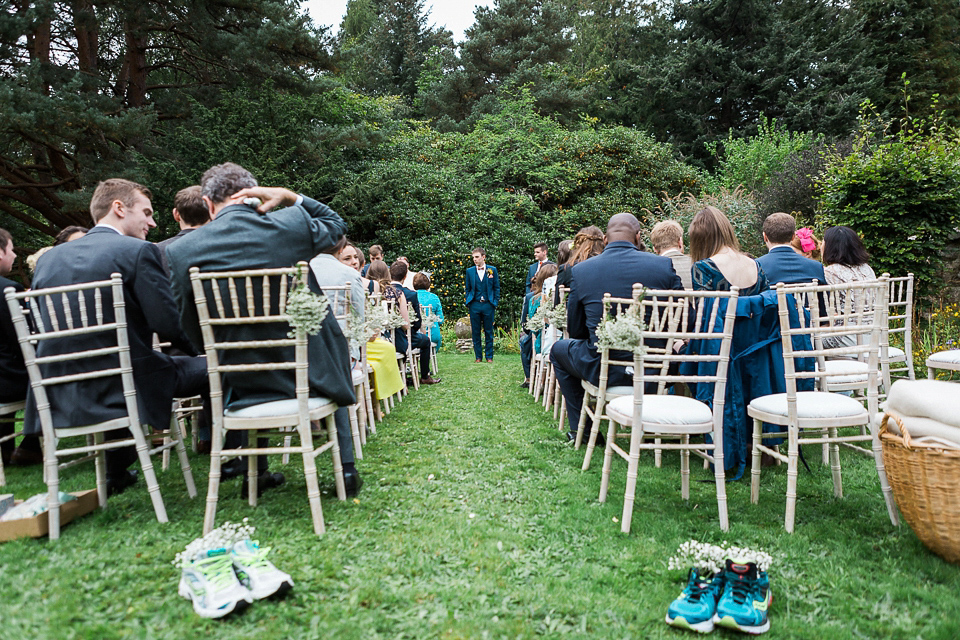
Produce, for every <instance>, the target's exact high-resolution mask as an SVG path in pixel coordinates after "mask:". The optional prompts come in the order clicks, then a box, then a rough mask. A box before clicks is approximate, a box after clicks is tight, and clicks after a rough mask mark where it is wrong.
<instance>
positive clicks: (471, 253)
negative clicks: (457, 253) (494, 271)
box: [470, 247, 487, 258]
mask: <svg viewBox="0 0 960 640" xmlns="http://www.w3.org/2000/svg"><path fill="white" fill-rule="evenodd" d="M478 251H479V252H480V255H482V256H483V257H484V258H486V257H487V252H486V251H485V250H484V248H483V247H474V248H473V251H471V252H470V255H473V254H475V253H477V252H478Z"/></svg>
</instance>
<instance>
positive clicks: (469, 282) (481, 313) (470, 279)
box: [464, 265, 500, 360]
mask: <svg viewBox="0 0 960 640" xmlns="http://www.w3.org/2000/svg"><path fill="white" fill-rule="evenodd" d="M483 270H484V271H485V272H486V275H485V276H484V278H483V280H481V279H480V276H479V275H477V268H476V267H470V268H469V269H467V273H466V276H465V278H464V281H465V282H466V290H467V292H466V293H467V295H466V303H467V309H468V310H469V311H470V328H471V330H472V331H473V355H474V356H475V357H476V358H477V360H479V359H480V358H482V357H483V354H484V352H485V353H486V358H487V360H493V313H494V311H496V310H497V304H498V303H499V302H500V274H499V273H497V268H496V267H491V266H490V265H486V266H485V267H484V268H483ZM481 326H482V327H483V333H484V337H485V338H486V348H485V349H481V342H480V328H481Z"/></svg>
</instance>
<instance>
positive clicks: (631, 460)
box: [620, 425, 643, 533]
mask: <svg viewBox="0 0 960 640" xmlns="http://www.w3.org/2000/svg"><path fill="white" fill-rule="evenodd" d="M641 442H643V431H642V430H641V427H640V426H638V425H632V426H631V427H630V455H629V456H628V457H627V486H626V488H625V489H624V492H623V513H622V514H621V517H620V531H622V532H623V533H630V523H631V522H632V521H633V503H634V499H635V496H636V493H637V470H638V469H639V468H640V443H641Z"/></svg>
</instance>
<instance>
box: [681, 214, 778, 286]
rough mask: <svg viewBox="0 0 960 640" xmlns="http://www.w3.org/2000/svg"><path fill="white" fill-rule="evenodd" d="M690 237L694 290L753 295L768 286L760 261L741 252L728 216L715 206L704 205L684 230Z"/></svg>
mask: <svg viewBox="0 0 960 640" xmlns="http://www.w3.org/2000/svg"><path fill="white" fill-rule="evenodd" d="M687 236H688V237H689V238H690V258H691V259H692V260H693V267H692V269H691V275H692V279H693V289H694V291H729V290H730V288H731V287H739V289H740V295H742V296H753V295H756V294H758V293H762V292H764V291H766V290H767V289H769V288H770V287H769V285H768V284H767V276H766V275H765V274H764V273H763V268H762V267H761V266H760V263H759V262H757V261H756V260H754V259H753V258H751V257H749V256H747V255H744V254H743V253H742V252H741V251H740V242H739V241H738V240H737V234H736V232H734V230H733V225H732V224H730V221H729V220H728V219H727V216H725V215H723V213H722V212H721V211H720V210H719V209H717V208H716V207H704V208H703V209H701V210H700V212H699V213H698V214H697V215H696V216H694V218H693V221H692V222H691V223H690V228H689V229H688V230H687Z"/></svg>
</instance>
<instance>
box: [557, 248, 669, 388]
mask: <svg viewBox="0 0 960 640" xmlns="http://www.w3.org/2000/svg"><path fill="white" fill-rule="evenodd" d="M567 271H569V272H570V295H569V296H568V298H567V331H568V332H569V334H570V338H571V345H570V357H571V358H576V359H578V360H579V361H580V362H581V365H582V370H583V371H584V372H585V373H586V374H587V377H586V379H587V380H590V381H591V382H593V383H596V381H597V380H598V379H599V377H600V352H599V351H597V347H596V344H597V326H598V325H599V324H600V320H601V319H602V318H603V295H604V294H605V293H609V294H610V295H612V296H614V297H617V298H629V297H631V296H632V295H633V285H634V284H635V283H638V282H639V283H640V284H642V285H644V286H645V287H647V288H649V289H683V282H681V280H680V277H679V276H678V275H677V273H676V271H674V269H673V262H672V261H671V260H670V258H664V257H661V256H655V255H653V254H652V253H647V252H645V251H640V250H639V249H637V248H636V247H635V246H633V245H632V244H631V243H629V242H611V243H610V244H608V245H607V246H606V248H605V249H604V250H603V253H601V254H600V255H598V256H594V257H592V258H590V259H589V260H585V261H583V262H581V263H579V264H577V265H574V266H573V267H572V268H570V267H568V268H567ZM621 355H622V354H621ZM618 357H619V356H618ZM624 359H628V358H624ZM617 369H620V368H619V367H618V368H617ZM609 384H611V385H616V384H629V378H628V377H626V374H625V373H624V372H623V371H622V370H620V371H613V370H611V371H610V377H609Z"/></svg>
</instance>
